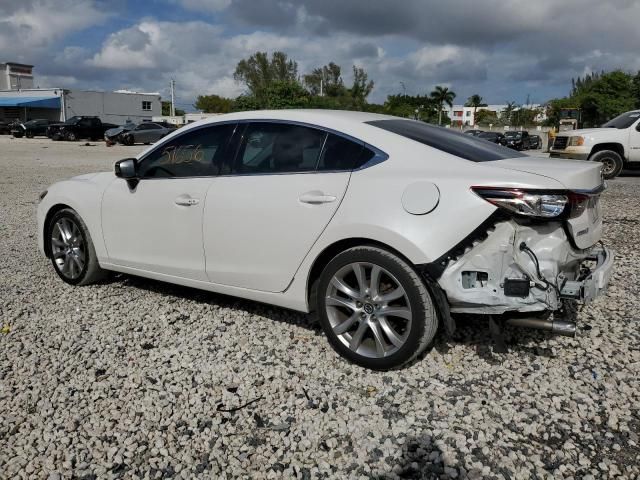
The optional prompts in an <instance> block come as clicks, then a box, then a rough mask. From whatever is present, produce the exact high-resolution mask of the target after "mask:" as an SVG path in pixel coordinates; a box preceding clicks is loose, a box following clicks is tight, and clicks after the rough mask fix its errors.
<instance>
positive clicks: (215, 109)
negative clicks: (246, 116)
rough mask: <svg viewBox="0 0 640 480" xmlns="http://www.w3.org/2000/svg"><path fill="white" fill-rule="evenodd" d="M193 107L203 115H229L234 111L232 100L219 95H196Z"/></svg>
mask: <svg viewBox="0 0 640 480" xmlns="http://www.w3.org/2000/svg"><path fill="white" fill-rule="evenodd" d="M193 106H194V107H195V108H196V110H200V111H202V112H204V113H229V112H232V111H233V109H234V105H233V99H231V98H225V97H221V96H219V95H198V98H197V99H196V102H195V103H194V104H193Z"/></svg>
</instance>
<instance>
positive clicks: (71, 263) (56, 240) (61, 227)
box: [51, 218, 86, 280]
mask: <svg viewBox="0 0 640 480" xmlns="http://www.w3.org/2000/svg"><path fill="white" fill-rule="evenodd" d="M51 253H52V255H53V259H54V261H55V262H56V265H57V266H58V270H59V271H60V273H62V275H64V276H65V277H67V278H69V279H71V280H75V279H76V278H78V277H79V276H80V274H81V273H82V270H83V269H84V265H85V261H86V251H85V245H84V240H83V238H82V234H81V232H80V228H79V227H78V226H77V225H76V223H75V222H74V221H73V220H71V219H69V218H61V219H60V220H58V221H57V222H56V223H55V225H54V226H53V228H52V229H51Z"/></svg>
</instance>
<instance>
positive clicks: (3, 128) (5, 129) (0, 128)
mask: <svg viewBox="0 0 640 480" xmlns="http://www.w3.org/2000/svg"><path fill="white" fill-rule="evenodd" d="M14 123H16V121H15V120H6V119H0V135H9V134H10V133H11V127H13V124H14Z"/></svg>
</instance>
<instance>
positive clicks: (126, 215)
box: [102, 125, 234, 281]
mask: <svg viewBox="0 0 640 480" xmlns="http://www.w3.org/2000/svg"><path fill="white" fill-rule="evenodd" d="M233 129H234V125H221V126H214V127H203V128H199V129H196V130H189V131H187V132H185V133H184V134H182V135H180V136H177V137H175V138H174V139H172V140H171V141H170V142H167V143H164V144H163V145H160V146H159V147H158V148H157V149H155V150H153V151H152V152H150V153H149V154H148V155H146V156H145V157H144V158H142V159H140V161H139V164H138V176H139V177H140V180H139V182H138V183H137V185H131V184H130V183H129V182H127V181H126V180H124V179H121V178H116V179H115V180H114V181H113V182H112V183H111V185H110V186H109V187H108V188H107V190H106V191H105V194H104V197H103V200H102V229H103V234H104V239H105V243H106V247H107V252H108V255H109V259H110V262H111V263H113V264H115V265H121V266H126V267H130V268H135V269H140V270H145V271H149V272H155V273H162V274H167V275H173V276H177V277H183V278H189V279H194V280H202V281H206V279H207V276H206V273H205V266H204V263H205V262H204V249H203V245H202V216H203V212H204V206H205V201H206V194H207V191H208V189H209V187H210V185H211V184H212V182H213V180H214V177H215V175H217V174H218V165H219V162H220V161H221V159H222V157H223V156H224V152H225V148H226V145H227V143H228V141H229V139H230V137H231V134H232V132H233Z"/></svg>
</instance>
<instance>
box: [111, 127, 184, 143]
mask: <svg viewBox="0 0 640 480" xmlns="http://www.w3.org/2000/svg"><path fill="white" fill-rule="evenodd" d="M174 130H175V128H167V127H163V126H162V125H159V124H157V123H155V122H142V123H139V124H138V125H135V126H134V127H133V128H131V129H127V130H125V131H123V132H122V133H120V134H119V135H118V141H119V142H120V143H122V144H123V145H133V144H135V143H144V144H145V145H149V144H150V143H155V142H157V141H158V140H160V139H161V138H162V137H166V136H167V135H169V134H170V133H171V132H173V131H174Z"/></svg>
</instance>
